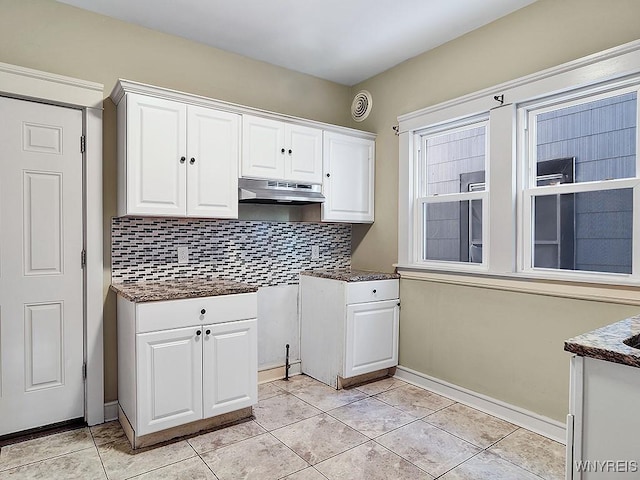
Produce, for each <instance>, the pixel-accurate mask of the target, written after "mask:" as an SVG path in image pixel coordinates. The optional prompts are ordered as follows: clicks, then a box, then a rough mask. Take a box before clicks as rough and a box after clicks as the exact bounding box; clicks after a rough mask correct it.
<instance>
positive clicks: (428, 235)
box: [398, 43, 640, 284]
mask: <svg viewBox="0 0 640 480" xmlns="http://www.w3.org/2000/svg"><path fill="white" fill-rule="evenodd" d="M620 52H621V53H619V54H617V56H616V54H614V53H611V52H607V53H606V54H603V55H602V58H600V59H595V57H594V58H587V59H585V60H583V61H580V62H579V61H576V62H574V63H573V64H572V65H570V66H560V67H558V68H557V69H551V70H548V71H545V72H540V73H539V74H534V75H532V76H530V77H526V78H524V79H518V80H514V81H513V82H509V83H507V84H504V85H501V86H497V87H494V88H492V89H490V90H486V91H482V92H478V93H475V94H471V95H468V96H466V97H462V98H458V99H455V100H451V101H450V102H446V103H443V104H439V105H435V106H433V107H429V108H426V109H424V110H421V111H418V112H413V113H410V114H406V115H404V116H402V117H399V121H400V125H399V127H400V128H399V130H400V132H401V134H400V137H401V143H400V166H401V169H400V199H399V200H400V212H401V217H400V221H399V242H398V244H399V252H398V257H399V262H398V264H399V267H400V268H404V267H406V268H410V269H430V270H438V271H452V272H475V273H486V274H489V275H498V276H504V275H507V276H514V277H529V278H544V279H551V280H557V279H562V280H575V281H588V282H595V283H622V284H629V283H630V284H638V283H640V160H639V158H640V157H639V155H638V150H639V149H638V144H639V138H640V135H639V132H638V122H639V120H638V119H639V118H640V109H639V108H638V100H639V97H640V95H639V92H640V43H638V44H637V45H635V44H634V46H633V47H628V48H627V49H624V48H623V49H621V50H620ZM496 91H497V92H501V94H500V95H495V92H496ZM407 193H408V194H407ZM403 212H404V218H403Z"/></svg>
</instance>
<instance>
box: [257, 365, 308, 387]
mask: <svg viewBox="0 0 640 480" xmlns="http://www.w3.org/2000/svg"><path fill="white" fill-rule="evenodd" d="M301 365H302V362H301V361H300V360H295V361H293V362H291V364H290V365H289V376H290V377H293V376H294V375H300V374H301V373H302V367H301ZM284 375H285V371H284V365H278V366H276V367H267V368H265V369H264V370H260V371H259V372H258V383H266V382H271V381H273V380H280V379H281V378H284Z"/></svg>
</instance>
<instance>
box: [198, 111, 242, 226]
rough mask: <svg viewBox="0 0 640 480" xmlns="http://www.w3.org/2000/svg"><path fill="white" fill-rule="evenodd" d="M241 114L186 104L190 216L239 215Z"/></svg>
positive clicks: (234, 216) (232, 216) (223, 216)
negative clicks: (187, 105)
mask: <svg viewBox="0 0 640 480" xmlns="http://www.w3.org/2000/svg"><path fill="white" fill-rule="evenodd" d="M239 127H240V116H239V115H236V114H234V113H227V112H220V111H217V110H212V109H210V108H203V107H195V106H189V107H187V162H188V163H187V215H188V216H192V217H214V218H238V162H239V160H240V159H239V150H240V136H239V135H240V134H239V131H240V129H239Z"/></svg>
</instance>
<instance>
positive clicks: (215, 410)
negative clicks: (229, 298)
mask: <svg viewBox="0 0 640 480" xmlns="http://www.w3.org/2000/svg"><path fill="white" fill-rule="evenodd" d="M257 323H258V322H257V320H255V319H253V320H244V321H241V322H231V323H221V324H218V325H211V326H210V327H209V326H205V334H206V335H205V337H204V351H203V357H202V358H203V368H204V371H203V374H204V378H203V382H202V399H203V408H204V411H203V416H204V418H208V417H213V416H215V415H220V414H222V413H227V412H232V411H233V410H238V409H240V408H244V407H249V406H251V405H253V404H254V403H256V401H257V388H258V368H257V365H258V335H257ZM209 330H211V333H210V334H208V333H207V332H209Z"/></svg>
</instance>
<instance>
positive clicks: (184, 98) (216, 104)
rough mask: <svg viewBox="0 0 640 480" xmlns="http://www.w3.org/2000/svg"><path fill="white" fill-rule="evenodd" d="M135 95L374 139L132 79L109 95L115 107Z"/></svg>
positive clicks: (359, 132) (351, 130)
mask: <svg viewBox="0 0 640 480" xmlns="http://www.w3.org/2000/svg"><path fill="white" fill-rule="evenodd" d="M127 93H136V94H140V95H148V96H152V97H157V98H163V99H165V100H173V101H176V102H181V103H186V104H189V105H197V106H200V107H205V108H214V109H216V110H222V111H227V112H231V113H237V114H240V115H243V114H244V115H254V116H257V117H263V118H269V119H272V120H278V121H283V122H288V123H293V124H296V125H303V126H307V127H315V128H320V129H322V130H327V131H331V132H337V133H344V134H348V135H351V136H354V137H360V138H366V139H375V138H376V135H375V134H374V133H370V132H365V131H362V130H357V129H354V128H349V127H343V126H340V125H332V124H330V123H324V122H318V121H315V120H307V119H304V118H300V117H294V116H292V115H286V114H282V113H276V112H270V111H268V110H261V109H259V108H254V107H248V106H245V105H239V104H237V103H231V102H226V101H224V100H216V99H213V98H208V97H204V96H201V95H194V94H191V93H185V92H180V91H178V90H172V89H169V88H164V87H157V86H154V85H147V84H144V83H139V82H135V81H132V80H125V79H122V78H121V79H119V80H118V82H117V83H116V85H115V86H114V87H113V90H112V92H111V95H110V97H111V100H113V103H115V104H116V105H118V103H120V101H121V100H122V98H123V97H124V95H125V94H127Z"/></svg>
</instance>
